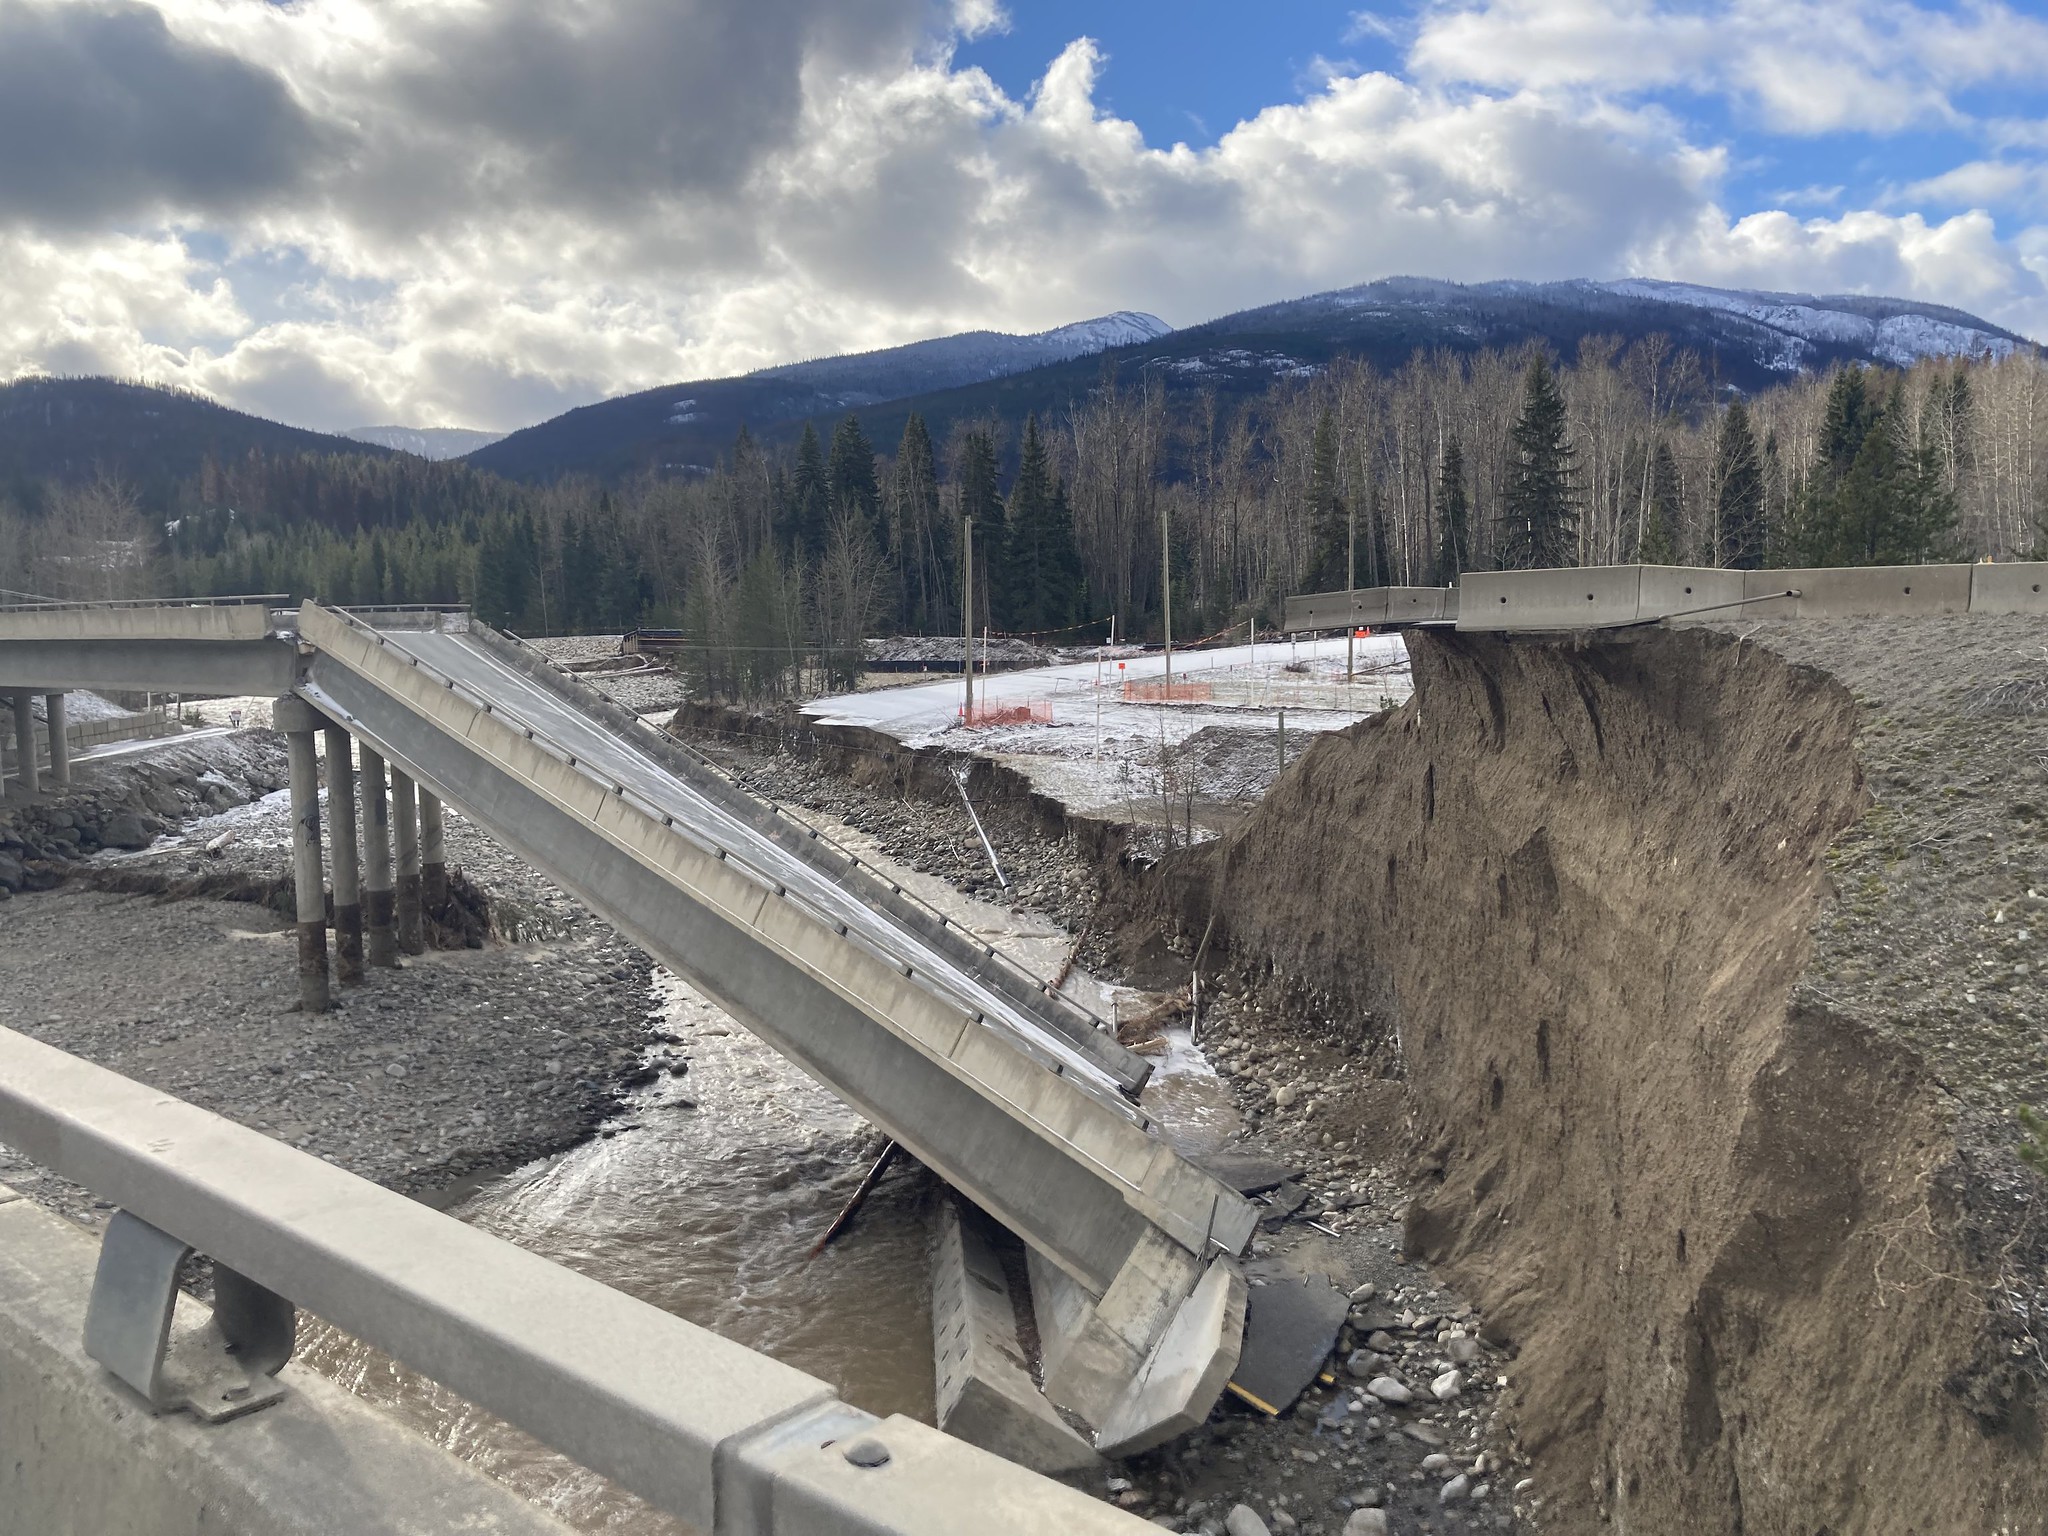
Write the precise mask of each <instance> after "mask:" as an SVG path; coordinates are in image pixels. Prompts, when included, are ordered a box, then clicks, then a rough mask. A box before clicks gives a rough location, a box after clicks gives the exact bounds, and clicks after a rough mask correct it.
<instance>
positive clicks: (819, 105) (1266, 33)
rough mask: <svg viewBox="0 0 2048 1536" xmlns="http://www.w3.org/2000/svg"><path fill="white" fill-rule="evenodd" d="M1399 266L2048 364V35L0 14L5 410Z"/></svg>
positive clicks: (461, 399)
mask: <svg viewBox="0 0 2048 1536" xmlns="http://www.w3.org/2000/svg"><path fill="white" fill-rule="evenodd" d="M1395 273H1411V274H1417V275H1424V276H1434V277H1442V278H1449V279H1453V280H1457V281H1480V280H1486V279H1491V278H1500V277H1519V278H1529V279H1536V280H1547V279H1557V278H1567V277H1592V278H1614V277H1624V276H1632V275H1638V276H1648V277H1659V278H1670V279H1679V280H1685V281H1691V282H1696V283H1704V284H1711V285H1718V286H1723V287H1748V288H1771V289H1779V290H1793V291H1808V292H1865V293H1879V294H1886V295H1894V296H1900V297H1910V298H1917V299H1923V300H1928V301H1932V302H1938V303H1944V304H1950V305H1954V306H1956V307H1958V308H1961V309H1965V310H1969V311H1972V312H1974V313H1977V314H1980V315H1983V316H1985V317H1986V318H1988V319H1991V320H1993V321H1996V322H1998V323H2000V324H2002V325H2005V326H2008V327H2010V328H2012V329H2015V330H2018V331H2021V332H2023V333H2025V334H2029V335H2032V336H2035V337H2037V338H2044V339H2048V8H2044V4H2043V0H2024V3H2014V0H1721V3H1717V4H1708V3H1706V0H1428V3H1405V0H1404V3H1388V4H1383V5H1381V6H1379V7H1378V8H1376V9H1375V10H1373V11H1370V12H1367V11H1361V10H1359V9H1358V8H1356V7H1355V6H1349V5H1333V4H1326V3H1321V0H1263V3H1259V4H1249V3H1241V4H1226V3H1223V0H1182V3H1178V4H1170V3H1165V0H1125V3H1118V4H1110V5H1102V4H1094V5H1081V4H1078V3H1075V0H693V3H691V4H677V3H675V0H491V3H489V4H485V5H479V4H476V3H474V0H409V3H408V4H407V5H405V6H403V7H400V6H388V5H377V4H365V3H363V0H293V3H292V4H290V5H277V4H272V3H269V0H0V378H4V377H9V376H12V375H16V374H20V373H26V372H35V371H38V370H42V371H52V372H73V373H77V372H98V373H110V374H115V375H119V376H123V377H143V378H151V379H157V380H161V381H163V382H167V383H174V384H179V385H183V386H186V387H190V388H193V389H198V390H202V391H204V392H206V393H209V394H211V395H213V396H215V397H216V398H219V399H221V400H224V401H226V402H228V403H230V404H233V405H237V406H241V407H243V408H245V409H250V410H256V411H260V412H262V413H264V414H266V415H270V416H274V417H278V418H280V419H283V420H287V421H293V422H298V423H303V424H305V425H309V426H316V427H324V428H345V427H349V426H355V425H361V424H366V423H370V422H402V423H406V424H410V425H416V426H476V427H489V428H510V427H515V426H519V425H523V424H525V423H527V422H531V421H536V420H539V419H542V418H544V417H546V416H550V415H553V414H555V413H557V412H559V411H562V410H565V409H568V408H570V407H573V406H576V405H580V404H584V403H587V402H588V401H591V400H594V399H598V398H602V397H604V396H607V395H612V394H618V393H623V392H626V391H630V390H635V389H643V388H650V387H655V386H659V385H665V384H670V383H675V382H679V381H684V380H688V379H692V378H703V377H712V376H718V375H721V374H728V373H734V372H741V371H744V370H746V369H749V368H754V367H760V366H763V365H766V364H771V363H777V362H784V361H789V360H791V359H795V358H801V357H814V356H819V355H823V354H827V353H832V352H840V351H854V350H861V349H864V348H870V347H877V346H887V345H892V344H895V343H899V342H904V341H910V340H915V339H917V338H919V337H924V336H933V335H943V334H946V333H949V332H954V331H962V330H969V329H976V328H981V327H991V328H997V329H1004V330H1013V331H1029V330H1039V329H1044V328H1047V327H1050V326H1055V325H1059V324H1063V323H1066V322H1069V321H1073V320H1078V319H1084V318H1087V317H1089V316H1093V315H1099V314H1104V313H1107V312H1109V311H1111V310H1115V309H1142V310H1149V311H1151V312H1152V313H1154V314H1157V315H1159V316H1161V317H1162V318H1163V319H1165V320H1167V321H1168V322H1170V323H1172V324H1175V325H1189V324H1194V323H1197V322H1199V321H1202V320H1204V319H1208V318H1210V317H1213V316H1215V315H1219V314H1224V313H1228V312H1231V311H1234V310H1238V309H1243V308H1247V307H1250V306H1252V305H1256V304H1260V303H1265V302H1270V301H1272V300H1274V299H1278V298H1286V297H1291V296H1294V295H1299V294H1304V293H1313V292H1317V291H1319V290H1324V289H1330V288H1337V287H1343V286H1348V285H1350V284H1355V283H1360V282H1365V281H1369V280H1371V279H1374V278H1378V277H1384V276H1388V275H1391V274H1395Z"/></svg>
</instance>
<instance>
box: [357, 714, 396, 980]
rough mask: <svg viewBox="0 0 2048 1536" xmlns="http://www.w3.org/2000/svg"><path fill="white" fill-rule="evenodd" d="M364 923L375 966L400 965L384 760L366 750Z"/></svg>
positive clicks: (372, 962) (371, 957)
mask: <svg viewBox="0 0 2048 1536" xmlns="http://www.w3.org/2000/svg"><path fill="white" fill-rule="evenodd" d="M362 796H363V922H364V927H365V930H366V933H365V937H366V938H367V940H368V949H369V961H370V964H372V965H381V966H387V967H388V966H394V965H396V964H398V943H397V936H396V935H395V934H394V933H393V931H392V927H391V799H390V796H389V795H388V794H387V793H386V792H385V787H384V759H383V758H382V757H380V756H378V755H377V754H376V753H375V752H372V751H371V750H370V749H369V748H368V747H367V746H365V747H364V748H363V770H362Z"/></svg>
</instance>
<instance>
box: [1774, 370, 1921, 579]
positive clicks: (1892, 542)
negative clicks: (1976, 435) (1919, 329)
mask: <svg viewBox="0 0 2048 1536" xmlns="http://www.w3.org/2000/svg"><path fill="white" fill-rule="evenodd" d="M1869 372H1870V371H1869V370H1866V369H1862V368H1848V369H1844V370H1843V371H1842V372H1840V373H1838V374H1836V375H1835V379H1834V382H1833V384H1831V385H1830V386H1829V389H1828V406H1827V414H1826V416H1825V417H1824V419H1823V422H1822V427H1821V439H1820V444H1819V447H1818V451H1817V452H1816V454H1815V458H1814V463H1813V466H1812V468H1811V469H1810V470H1809V471H1808V473H1807V475H1806V478H1805V481H1804V483H1803V484H1802V485H1801V486H1800V489H1799V494H1798V497H1797V502H1796V506H1795V510H1794V515H1793V522H1794V529H1793V533H1792V537H1791V538H1790V539H1789V540H1788V543H1789V546H1790V552H1791V553H1792V555H1793V556H1794V557H1795V558H1796V559H1797V560H1798V561H1799V562H1800V563H1802V564H1806V565H1912V564H1916V563H1918V562H1920V561H1925V560H1935V559H1940V558H1941V557H1942V556H1943V555H1944V554H1946V553H1948V552H1950V547H1951V544H1952V542H1953V539H1954V534H1955V522H1956V497H1955V493H1954V491H1953V490H1952V489H1951V488H1950V484H1949V477H1948V472H1947V466H1946V465H1945V464H1944V462H1943V459H1942V456H1941V452H1940V447H1939V444H1938V442H1937V441H1936V440H1935V439H1934V438H1933V436H1932V435H1931V434H1930V433H1929V432H1928V431H1927V430H1926V427H1925V424H1924V423H1923V428H1922V430H1921V431H1920V433H1918V434H1917V435H1915V434H1914V433H1913V432H1912V430H1911V427H1910V425H1909V422H1908V419H1907V418H1908V412H1907V411H1906V409H1905V385H1904V381H1903V380H1900V381H1896V382H1894V384H1893V385H1892V387H1891V389H1890V390H1888V391H1886V392H1885V393H1884V395H1883V396H1882V397H1880V396H1879V394H1878V393H1877V391H1876V390H1874V389H1873V388H1872V387H1871V384H1872V380H1871V378H1870V377H1869Z"/></svg>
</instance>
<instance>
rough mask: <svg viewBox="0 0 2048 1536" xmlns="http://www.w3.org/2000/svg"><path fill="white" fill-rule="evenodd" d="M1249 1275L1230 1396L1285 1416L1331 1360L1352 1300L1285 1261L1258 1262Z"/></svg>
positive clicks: (1248, 1268) (1326, 1281) (1320, 1277)
mask: <svg viewBox="0 0 2048 1536" xmlns="http://www.w3.org/2000/svg"><path fill="white" fill-rule="evenodd" d="M1246 1274H1247V1276H1248V1277H1249V1279H1250V1280H1252V1281H1253V1282H1254V1283H1253V1285H1252V1288H1251V1295H1250V1298H1249V1301H1248V1303H1247V1305H1246V1308H1245V1337H1244V1350H1243V1353H1242V1355H1241V1357H1240V1358H1239V1360H1238V1362H1237V1369H1236V1371H1235V1372H1234V1373H1233V1374H1232V1375H1231V1378H1230V1391H1231V1392H1232V1393H1234V1394H1235V1395H1236V1396H1238V1397H1240V1398H1242V1399H1243V1400H1244V1401H1245V1402H1247V1403H1249V1404H1251V1406H1252V1407H1254V1408H1256V1409H1258V1410H1259V1411H1260V1412H1261V1413H1269V1414H1280V1413H1285V1412H1286V1411H1287V1407H1288V1405H1289V1404H1290V1403H1292V1402H1293V1401H1294V1400H1295V1399H1296V1398H1297V1397H1299V1396H1301V1394H1302V1392H1303V1391H1304V1390H1305V1389H1306V1388H1307V1387H1308V1384H1309V1383H1310V1382H1312V1381H1314V1380H1315V1379H1316V1374H1317V1373H1318V1372H1319V1371H1321V1370H1322V1368H1323V1362H1324V1361H1325V1360H1327V1359H1328V1358H1329V1354H1330V1349H1331V1347H1332V1346H1333V1345H1334V1344H1335V1343H1336V1341H1337V1330H1338V1329H1339V1328H1341V1327H1342V1326H1343V1325H1344V1318H1345V1316H1346V1314H1347V1313H1348V1312H1349V1311H1350V1307H1351V1303H1350V1299H1349V1298H1348V1297H1347V1296H1345V1294H1344V1293H1343V1292H1342V1291H1340V1290H1338V1289H1337V1287H1336V1286H1334V1285H1332V1284H1331V1283H1330V1281H1329V1278H1328V1277H1327V1276H1325V1275H1319V1274H1303V1273H1301V1272H1300V1271H1298V1270H1295V1269H1293V1268H1291V1267H1289V1266H1288V1265H1287V1264H1285V1263H1284V1262H1283V1261H1276V1260H1271V1259H1267V1260H1259V1261H1255V1262H1254V1263H1252V1264H1250V1265H1247V1266H1246ZM1258 1282H1263V1283H1258Z"/></svg>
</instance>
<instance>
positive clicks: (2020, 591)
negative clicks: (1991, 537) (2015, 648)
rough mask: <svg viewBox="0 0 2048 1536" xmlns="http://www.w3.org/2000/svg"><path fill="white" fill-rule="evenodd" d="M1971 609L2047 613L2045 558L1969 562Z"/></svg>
mask: <svg viewBox="0 0 2048 1536" xmlns="http://www.w3.org/2000/svg"><path fill="white" fill-rule="evenodd" d="M1970 612H1972V613H2048V562H2042V561H2033V560H2028V561H2012V562H2008V563H2007V564H2004V565H1989V564H1985V565H1973V566H1971V567H1970Z"/></svg>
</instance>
